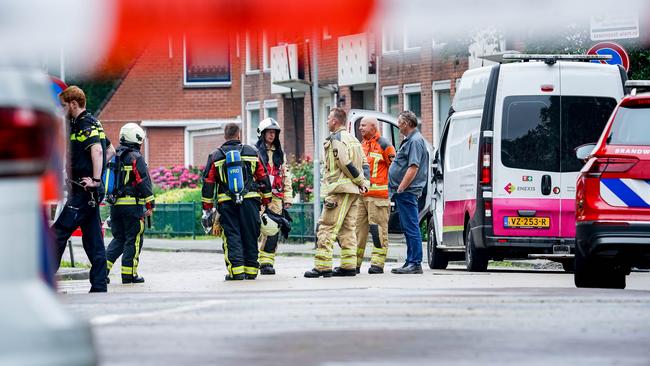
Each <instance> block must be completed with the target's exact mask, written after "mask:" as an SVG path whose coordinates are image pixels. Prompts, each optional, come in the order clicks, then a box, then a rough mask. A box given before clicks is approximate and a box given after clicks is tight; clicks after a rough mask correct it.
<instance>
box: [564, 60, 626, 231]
mask: <svg viewBox="0 0 650 366" xmlns="http://www.w3.org/2000/svg"><path fill="white" fill-rule="evenodd" d="M559 65H560V77H561V80H562V115H561V126H560V129H561V145H560V172H561V175H562V179H561V182H562V184H561V186H559V188H560V194H559V196H560V199H561V212H562V213H561V223H560V236H561V237H564V238H573V237H575V228H576V225H575V195H576V180H577V178H578V174H579V173H578V172H579V171H580V169H582V166H583V165H584V163H583V162H582V161H580V160H578V159H577V158H576V156H575V153H574V149H575V148H576V147H578V146H580V145H583V144H588V143H595V142H596V141H598V139H599V138H600V135H601V134H602V132H603V129H604V128H605V125H606V124H607V121H608V120H609V117H610V115H611V114H612V111H613V110H614V108H615V107H616V103H617V101H618V100H619V99H620V98H622V97H623V93H624V92H623V81H622V80H621V73H620V71H619V69H618V67H616V66H605V65H594V64H589V63H580V62H570V63H564V62H561V63H559Z"/></svg>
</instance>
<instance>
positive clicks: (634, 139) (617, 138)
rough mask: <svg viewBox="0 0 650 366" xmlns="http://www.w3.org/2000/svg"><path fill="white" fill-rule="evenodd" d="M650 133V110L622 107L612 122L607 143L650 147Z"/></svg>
mask: <svg viewBox="0 0 650 366" xmlns="http://www.w3.org/2000/svg"><path fill="white" fill-rule="evenodd" d="M649 131H650V109H648V108H629V107H621V108H619V109H618V111H617V112H616V117H615V119H614V122H612V131H611V133H610V135H609V137H608V138H607V143H608V144H611V145H640V146H650V132H649Z"/></svg>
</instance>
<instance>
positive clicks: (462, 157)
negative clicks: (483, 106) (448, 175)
mask: <svg viewBox="0 0 650 366" xmlns="http://www.w3.org/2000/svg"><path fill="white" fill-rule="evenodd" d="M480 125H481V119H480V118H479V117H470V118H467V117H465V118H458V119H456V120H455V121H454V124H453V125H451V126H450V128H449V136H448V137H447V151H448V152H449V153H448V154H447V157H446V159H445V170H446V171H453V170H457V169H462V168H465V167H468V166H471V165H472V164H476V158H477V156H478V155H477V154H478V131H479V129H480Z"/></svg>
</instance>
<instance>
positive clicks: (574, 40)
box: [524, 23, 650, 80]
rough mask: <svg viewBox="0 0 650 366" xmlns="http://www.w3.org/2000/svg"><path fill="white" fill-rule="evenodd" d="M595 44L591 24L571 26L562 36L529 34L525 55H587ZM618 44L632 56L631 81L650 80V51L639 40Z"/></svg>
mask: <svg viewBox="0 0 650 366" xmlns="http://www.w3.org/2000/svg"><path fill="white" fill-rule="evenodd" d="M596 43H597V42H594V41H592V40H591V39H590V34H589V24H588V23H581V24H571V25H569V26H567V27H566V28H565V29H564V30H562V31H561V35H560V36H557V35H556V34H555V35H550V36H547V37H539V36H538V35H537V34H535V35H532V33H531V34H529V35H528V37H527V38H526V39H525V44H526V45H527V46H526V49H525V50H524V52H525V53H571V54H583V53H587V51H588V50H589V48H591V47H592V46H593V45H594V44H596ZM616 43H618V44H620V45H621V46H623V48H625V49H626V50H627V52H628V54H629V56H630V70H629V71H628V77H629V78H630V79H631V80H648V79H650V49H648V48H645V47H644V45H642V44H641V43H640V42H639V40H638V39H621V40H616Z"/></svg>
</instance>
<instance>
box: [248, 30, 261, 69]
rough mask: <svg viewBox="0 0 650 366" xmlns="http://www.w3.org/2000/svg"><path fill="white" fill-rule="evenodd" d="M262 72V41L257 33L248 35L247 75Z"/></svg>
mask: <svg viewBox="0 0 650 366" xmlns="http://www.w3.org/2000/svg"><path fill="white" fill-rule="evenodd" d="M259 71H260V39H259V37H258V36H257V34H256V33H253V34H250V33H246V73H257V72H259Z"/></svg>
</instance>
